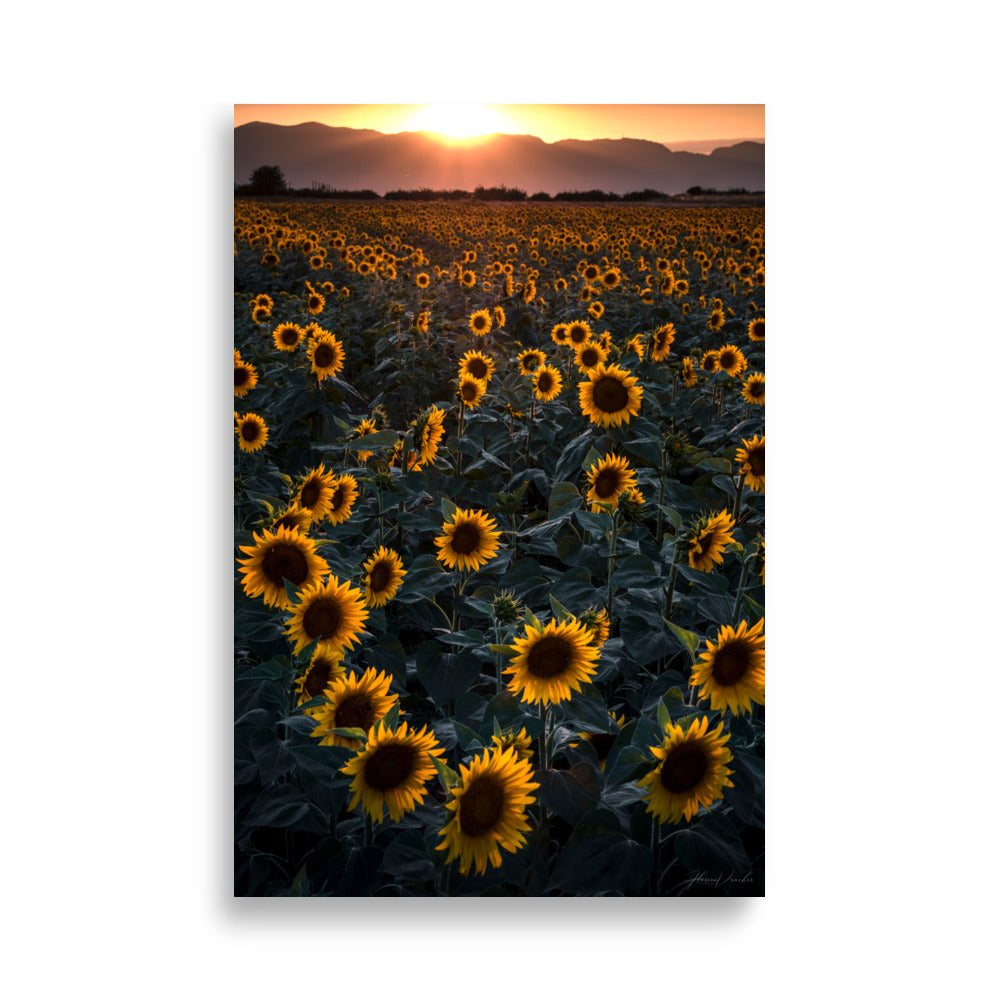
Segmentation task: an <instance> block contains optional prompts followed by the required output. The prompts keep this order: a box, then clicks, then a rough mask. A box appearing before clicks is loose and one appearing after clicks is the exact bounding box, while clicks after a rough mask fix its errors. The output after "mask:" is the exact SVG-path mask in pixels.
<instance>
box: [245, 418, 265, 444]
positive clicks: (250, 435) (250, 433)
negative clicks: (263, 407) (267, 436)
mask: <svg viewBox="0 0 1000 1000" xmlns="http://www.w3.org/2000/svg"><path fill="white" fill-rule="evenodd" d="M240 434H241V435H242V437H243V440H244V441H256V440H257V438H259V437H260V426H259V425H258V424H257V423H256V422H255V421H253V420H245V421H243V426H242V427H241V428H240Z"/></svg>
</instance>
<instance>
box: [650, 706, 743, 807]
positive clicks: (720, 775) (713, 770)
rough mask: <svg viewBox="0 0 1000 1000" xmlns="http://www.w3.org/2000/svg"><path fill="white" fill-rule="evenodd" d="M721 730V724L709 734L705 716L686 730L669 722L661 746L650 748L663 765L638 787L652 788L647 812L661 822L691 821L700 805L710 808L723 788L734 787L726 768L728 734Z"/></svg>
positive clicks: (727, 760)
mask: <svg viewBox="0 0 1000 1000" xmlns="http://www.w3.org/2000/svg"><path fill="white" fill-rule="evenodd" d="M722 729H723V724H722V723H721V722H720V723H719V724H718V726H716V728H715V729H713V730H712V731H711V732H709V731H708V717H707V716H704V715H703V716H701V718H699V719H695V720H694V721H693V722H692V723H691V725H690V726H689V727H688V728H687V730H684V729H683V728H681V727H680V726H675V725H673V723H667V731H666V736H665V737H664V739H663V743H662V745H661V746H658V747H650V748H649V749H650V750H652V751H653V755H654V756H655V757H656V758H657V759H658V760H659V761H660V763H659V764H658V765H657V766H656V767H655V768H654V769H653V770H652V771H650V772H649V774H647V775H646V777H644V778H642V779H641V780H639V781H637V782H636V784H637V785H638V786H639V787H640V788H643V787H645V788H648V789H649V790H648V792H647V793H646V799H645V801H646V802H647V803H648V805H647V806H646V811H647V812H650V813H652V814H653V815H654V816H655V817H656V819H657V821H658V822H660V823H668V822H669V823H680V821H681V819H691V818H692V817H693V816H694V815H695V814H696V813H697V812H698V807H699V806H705V808H706V809H708V808H710V807H711V805H712V803H713V802H716V801H718V800H719V799H721V798H722V790H723V788H725V787H729V788H732V787H733V783H732V782H731V781H730V780H729V775H730V774H732V771H730V769H729V768H728V767H726V766H725V765H726V764H727V763H728V762H729V761H731V760H732V759H733V754H732V751H731V750H730V749H729V748H728V747H727V746H726V743H727V742H728V741H729V734H728V733H726V734H725V735H723V733H722Z"/></svg>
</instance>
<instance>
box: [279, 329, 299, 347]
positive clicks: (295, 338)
mask: <svg viewBox="0 0 1000 1000" xmlns="http://www.w3.org/2000/svg"><path fill="white" fill-rule="evenodd" d="M281 342H282V343H283V344H288V345H289V346H294V345H295V344H297V343H298V342H299V334H298V331H297V330H293V329H291V328H288V329H285V330H282V331H281Z"/></svg>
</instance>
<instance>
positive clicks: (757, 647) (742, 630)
mask: <svg viewBox="0 0 1000 1000" xmlns="http://www.w3.org/2000/svg"><path fill="white" fill-rule="evenodd" d="M706 645H707V646H708V650H707V652H704V653H702V654H701V657H700V662H698V663H696V664H695V666H694V668H693V670H692V671H691V686H692V687H694V688H697V689H698V697H699V699H701V698H708V700H709V703H710V704H711V706H712V708H713V709H719V710H721V711H723V712H724V711H726V710H727V709H728V710H729V711H730V712H732V713H734V714H735V715H740V714H742V713H743V712H749V711H751V709H752V707H753V705H752V703H753V702H756V703H757V704H758V705H763V704H764V619H763V618H762V619H761V620H760V621H759V622H757V624H756V625H754V626H752V627H750V628H748V627H747V622H746V621H741V622H740V624H739V626H738V627H737V628H735V629H734V628H732V627H731V626H729V625H722V626H721V627H720V628H719V631H718V633H717V635H716V637H715V641H714V642H712V641H711V640H707V643H706Z"/></svg>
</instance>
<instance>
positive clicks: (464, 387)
mask: <svg viewBox="0 0 1000 1000" xmlns="http://www.w3.org/2000/svg"><path fill="white" fill-rule="evenodd" d="M457 395H458V398H459V399H460V400H461V401H462V405H463V406H468V407H469V408H470V409H471V408H472V407H474V406H478V405H479V404H480V402H481V401H482V398H483V396H485V395H486V383H485V382H480V381H479V379H477V378H473V377H472V376H471V375H463V376H462V377H461V378H460V379H459V382H458V393H457Z"/></svg>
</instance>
